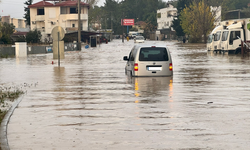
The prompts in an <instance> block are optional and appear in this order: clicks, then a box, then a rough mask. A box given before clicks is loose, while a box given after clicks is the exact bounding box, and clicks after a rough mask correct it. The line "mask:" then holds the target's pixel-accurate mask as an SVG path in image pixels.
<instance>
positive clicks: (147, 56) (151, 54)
mask: <svg viewBox="0 0 250 150" xmlns="http://www.w3.org/2000/svg"><path fill="white" fill-rule="evenodd" d="M139 61H168V53H167V50H166V48H163V47H148V48H141V50H140V55H139Z"/></svg>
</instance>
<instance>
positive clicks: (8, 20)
mask: <svg viewBox="0 0 250 150" xmlns="http://www.w3.org/2000/svg"><path fill="white" fill-rule="evenodd" d="M1 22H6V23H9V24H11V23H12V24H13V25H14V26H15V28H27V26H26V23H25V19H16V18H10V16H2V20H1Z"/></svg>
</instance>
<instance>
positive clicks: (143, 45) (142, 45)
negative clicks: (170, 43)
mask: <svg viewBox="0 0 250 150" xmlns="http://www.w3.org/2000/svg"><path fill="white" fill-rule="evenodd" d="M135 47H137V48H141V47H167V46H166V45H149V44H138V45H135Z"/></svg>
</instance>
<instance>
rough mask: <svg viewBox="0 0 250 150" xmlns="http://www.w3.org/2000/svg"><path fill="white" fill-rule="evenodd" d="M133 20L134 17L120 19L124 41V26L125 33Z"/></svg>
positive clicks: (132, 23)
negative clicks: (125, 27) (125, 28)
mask: <svg viewBox="0 0 250 150" xmlns="http://www.w3.org/2000/svg"><path fill="white" fill-rule="evenodd" d="M134 22H135V20H134V19H121V25H122V32H123V34H122V42H124V30H123V29H124V26H127V33H128V31H129V30H128V26H133V25H134Z"/></svg>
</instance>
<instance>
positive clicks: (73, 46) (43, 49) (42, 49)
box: [0, 43, 79, 57]
mask: <svg viewBox="0 0 250 150" xmlns="http://www.w3.org/2000/svg"><path fill="white" fill-rule="evenodd" d="M64 50H65V51H79V49H78V48H77V43H66V44H64ZM47 53H53V47H52V46H30V45H28V46H27V54H28V55H29V54H47ZM15 55H16V53H15V47H7V46H2V47H0V57H1V56H2V57H5V56H15Z"/></svg>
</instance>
